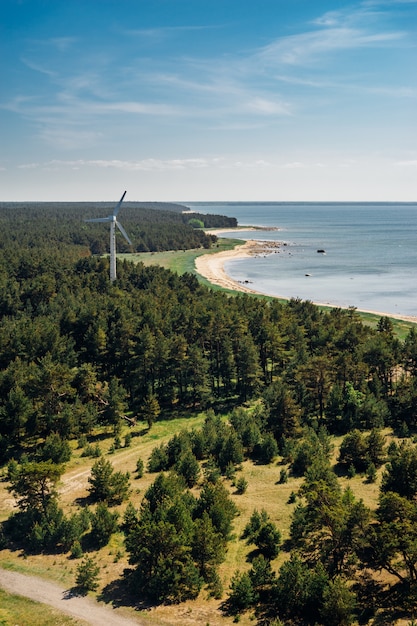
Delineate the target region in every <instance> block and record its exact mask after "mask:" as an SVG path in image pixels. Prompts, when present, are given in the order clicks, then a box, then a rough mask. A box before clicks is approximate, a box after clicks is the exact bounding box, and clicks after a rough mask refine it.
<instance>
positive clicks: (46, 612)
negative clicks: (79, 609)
mask: <svg viewBox="0 0 417 626" xmlns="http://www.w3.org/2000/svg"><path fill="white" fill-rule="evenodd" d="M86 624H87V622H84V621H83V620H78V619H75V618H72V617H68V616H66V615H64V614H63V613H60V612H59V611H56V610H54V609H52V608H49V607H48V606H45V605H44V604H40V603H39V602H33V601H32V600H28V599H27V598H22V597H21V596H15V595H12V594H9V593H6V592H5V591H3V590H2V589H0V626H17V625H19V626H58V625H59V626H85V625H86Z"/></svg>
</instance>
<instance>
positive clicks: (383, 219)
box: [186, 203, 417, 316]
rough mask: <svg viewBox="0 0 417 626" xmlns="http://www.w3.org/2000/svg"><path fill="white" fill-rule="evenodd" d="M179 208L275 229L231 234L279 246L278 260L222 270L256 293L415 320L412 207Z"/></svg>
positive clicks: (416, 251)
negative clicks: (411, 316) (225, 216)
mask: <svg viewBox="0 0 417 626" xmlns="http://www.w3.org/2000/svg"><path fill="white" fill-rule="evenodd" d="M186 204H187V206H189V207H190V208H192V209H195V210H198V211H200V212H201V213H219V214H222V215H228V216H233V217H236V218H237V220H238V223H239V225H240V226H244V225H254V226H267V227H271V226H273V227H278V228H279V229H280V230H279V231H262V232H254V233H252V232H251V233H248V232H240V233H239V232H234V233H232V234H231V236H233V237H236V238H240V239H260V240H275V241H282V242H285V243H286V245H285V246H282V247H281V248H280V251H279V252H277V253H274V254H270V255H267V256H262V257H253V258H249V259H241V260H234V261H230V262H227V263H226V265H225V270H226V272H227V273H228V274H229V275H230V276H231V277H232V278H234V279H235V280H238V281H245V280H247V281H250V282H251V283H252V284H251V287H252V288H253V289H255V290H256V291H260V292H262V293H265V294H269V295H275V296H283V297H286V298H290V297H298V298H302V299H303V300H304V299H308V300H312V301H314V302H321V303H328V304H333V305H338V306H342V307H349V306H353V307H356V308H358V309H363V310H372V311H378V312H382V313H392V314H397V315H413V316H416V315H417V203H416V204H393V203H390V204H345V203H343V204H330V203H328V204H327V203H326V204H316V203H304V204H292V203H290V204H281V203H264V204H263V203H252V204H249V203H207V204H205V203H186ZM317 250H325V254H321V253H318V252H317Z"/></svg>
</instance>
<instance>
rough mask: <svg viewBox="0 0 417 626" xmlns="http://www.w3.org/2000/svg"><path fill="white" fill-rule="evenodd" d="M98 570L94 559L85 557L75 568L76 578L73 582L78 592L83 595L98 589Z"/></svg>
mask: <svg viewBox="0 0 417 626" xmlns="http://www.w3.org/2000/svg"><path fill="white" fill-rule="evenodd" d="M99 573H100V568H99V566H98V565H97V563H96V561H95V559H94V558H92V557H89V556H86V557H85V559H84V560H83V561H82V562H81V563H80V564H79V566H78V567H77V577H76V579H75V582H76V584H77V587H78V588H79V590H80V591H81V592H83V593H87V592H88V591H96V589H97V588H98V575H99Z"/></svg>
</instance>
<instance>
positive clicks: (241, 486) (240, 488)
mask: <svg viewBox="0 0 417 626" xmlns="http://www.w3.org/2000/svg"><path fill="white" fill-rule="evenodd" d="M247 488H248V481H247V480H246V478H244V477H243V476H241V477H240V478H238V480H237V481H236V492H237V493H238V494H239V495H242V494H243V493H245V492H246V490H247Z"/></svg>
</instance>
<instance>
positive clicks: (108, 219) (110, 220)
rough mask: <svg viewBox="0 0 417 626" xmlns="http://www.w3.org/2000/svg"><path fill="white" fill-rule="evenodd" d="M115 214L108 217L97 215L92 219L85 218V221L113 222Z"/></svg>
mask: <svg viewBox="0 0 417 626" xmlns="http://www.w3.org/2000/svg"><path fill="white" fill-rule="evenodd" d="M112 221H113V216H112V215H109V216H108V217H95V218H92V219H90V220H84V222H112Z"/></svg>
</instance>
